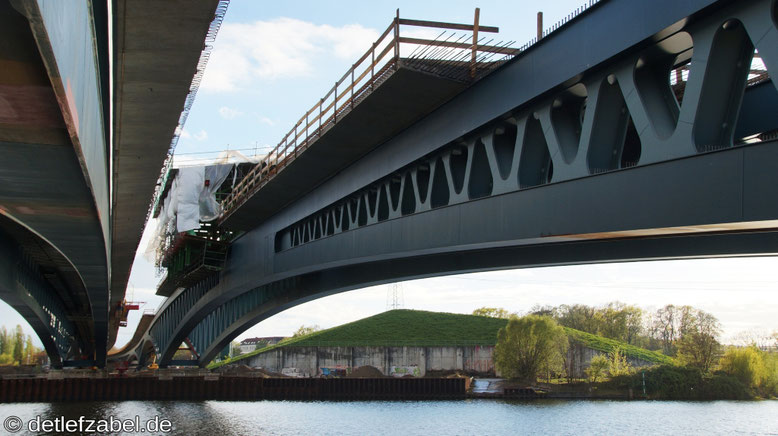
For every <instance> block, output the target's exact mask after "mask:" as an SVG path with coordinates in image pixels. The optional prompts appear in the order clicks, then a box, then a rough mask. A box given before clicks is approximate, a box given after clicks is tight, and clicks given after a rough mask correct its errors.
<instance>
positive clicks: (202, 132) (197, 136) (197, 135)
mask: <svg viewBox="0 0 778 436" xmlns="http://www.w3.org/2000/svg"><path fill="white" fill-rule="evenodd" d="M192 138H194V139H195V140H196V141H205V140H206V139H208V132H206V131H205V130H202V129H200V131H199V132H198V133H195V134H194V135H192Z"/></svg>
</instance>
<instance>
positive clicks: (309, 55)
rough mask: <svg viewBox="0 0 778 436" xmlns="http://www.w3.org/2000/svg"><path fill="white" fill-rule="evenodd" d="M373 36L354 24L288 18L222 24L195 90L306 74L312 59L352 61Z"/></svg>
mask: <svg viewBox="0 0 778 436" xmlns="http://www.w3.org/2000/svg"><path fill="white" fill-rule="evenodd" d="M377 38H378V32H377V31H375V30H373V29H369V28H366V27H363V26H361V25H358V24H350V25H346V26H342V27H334V26H329V25H316V24H313V23H309V22H306V21H301V20H297V19H292V18H278V19H274V20H270V21H256V22H254V23H248V24H246V23H225V24H224V26H222V29H221V30H220V32H219V36H218V38H217V40H216V43H215V45H214V50H213V53H212V55H211V58H210V60H209V62H208V67H207V68H206V71H205V75H204V77H203V83H202V85H201V89H204V90H207V91H216V92H224V91H238V90H241V89H250V88H251V87H252V82H253V81H254V80H256V79H275V78H279V77H300V76H306V75H310V74H312V72H313V63H314V62H313V60H314V58H317V57H328V56H329V57H336V58H339V59H354V60H356V58H357V57H359V56H360V55H361V54H362V53H364V52H365V51H366V50H367V49H368V48H370V45H371V44H372V42H373V41H375V40H376V39H377Z"/></svg>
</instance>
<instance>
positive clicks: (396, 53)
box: [394, 8, 400, 70]
mask: <svg viewBox="0 0 778 436" xmlns="http://www.w3.org/2000/svg"><path fill="white" fill-rule="evenodd" d="M399 61H400V8H397V14H396V15H395V17H394V69H395V70H397V69H398V68H399V65H398V64H399V63H400V62H399Z"/></svg>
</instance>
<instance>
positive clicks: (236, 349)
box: [230, 341, 243, 357]
mask: <svg viewBox="0 0 778 436" xmlns="http://www.w3.org/2000/svg"><path fill="white" fill-rule="evenodd" d="M230 346H231V347H232V357H235V356H240V355H241V354H243V350H241V349H240V342H238V341H234V342H232V343H231V344H230Z"/></svg>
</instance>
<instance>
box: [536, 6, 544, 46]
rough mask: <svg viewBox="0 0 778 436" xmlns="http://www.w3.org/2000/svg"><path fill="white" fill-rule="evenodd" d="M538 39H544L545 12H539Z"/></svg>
mask: <svg viewBox="0 0 778 436" xmlns="http://www.w3.org/2000/svg"><path fill="white" fill-rule="evenodd" d="M536 39H537V40H538V41H540V40H541V39H543V12H538V29H537V36H536Z"/></svg>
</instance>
